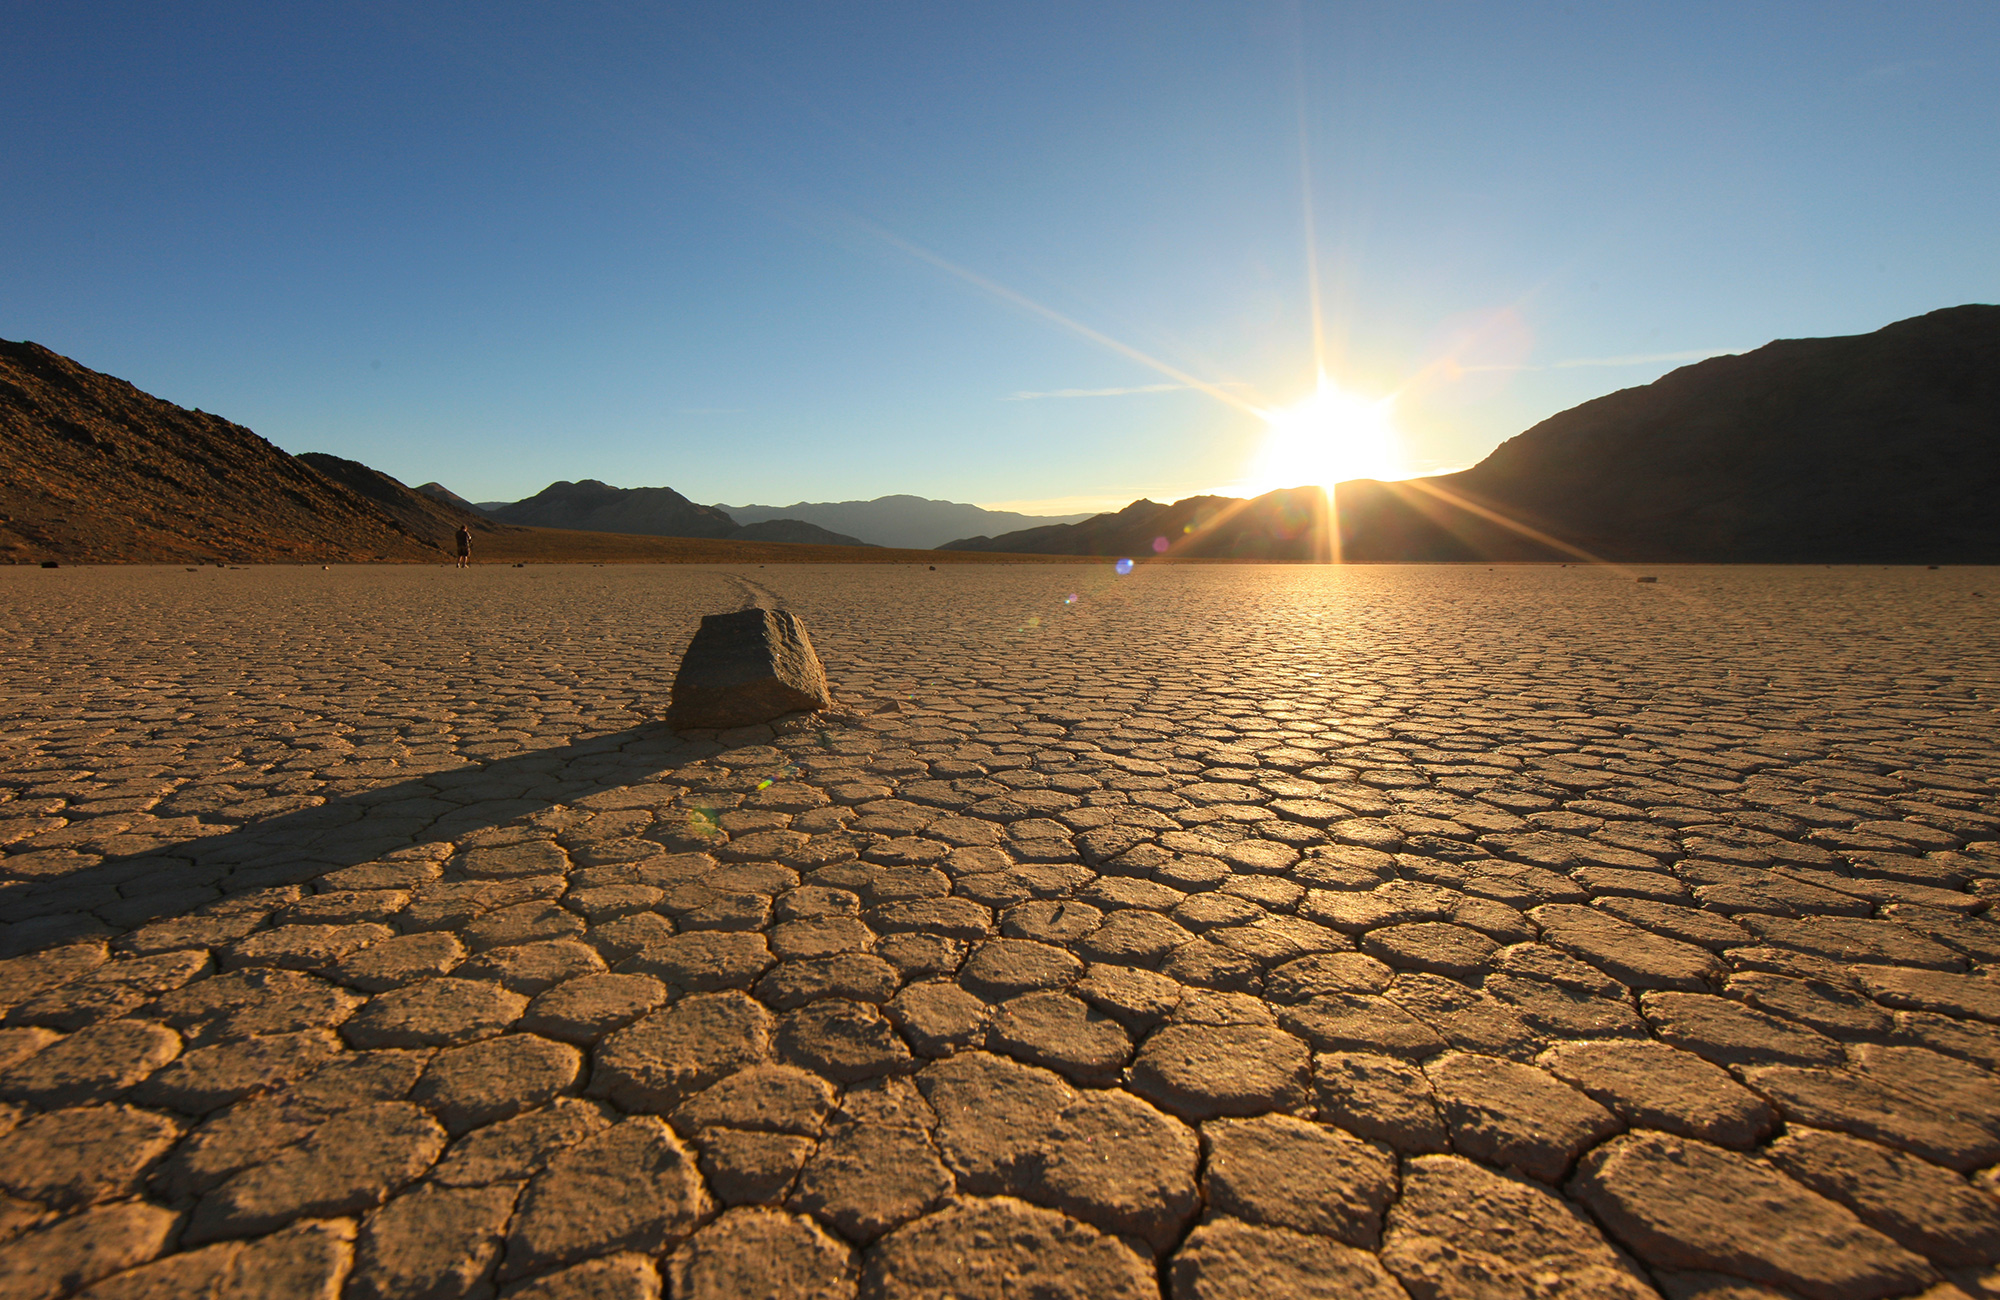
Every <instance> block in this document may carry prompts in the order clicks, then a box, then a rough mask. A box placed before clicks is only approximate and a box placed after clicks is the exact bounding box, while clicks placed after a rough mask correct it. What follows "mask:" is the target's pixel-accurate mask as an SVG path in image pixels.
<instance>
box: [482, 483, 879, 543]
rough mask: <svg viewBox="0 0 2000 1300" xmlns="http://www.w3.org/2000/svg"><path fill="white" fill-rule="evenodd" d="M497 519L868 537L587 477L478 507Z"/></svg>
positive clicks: (636, 530)
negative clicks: (738, 513) (752, 517)
mask: <svg viewBox="0 0 2000 1300" xmlns="http://www.w3.org/2000/svg"><path fill="white" fill-rule="evenodd" d="M480 508H481V509H483V510H484V511H485V512H486V513H487V514H489V515H491V516H492V517H493V518H495V519H499V520H502V521H504V522H506V523H510V524H527V525H530V526H532V527H536V528H571V529H577V530H581V531H584V532H593V533H633V534H638V535H643V536H648V537H714V538H735V539H740V540H743V541H759V542H813V543H817V544H820V545H824V546H862V545H865V544H866V543H863V542H861V541H860V540H858V539H857V538H853V537H849V536H847V535H845V534H843V533H836V532H832V531H830V530H828V529H825V528H821V527H819V526H818V525H817V524H810V523H807V522H805V521H804V520H799V519H766V520H763V521H761V522H760V523H758V524H755V525H752V526H751V527H749V528H744V527H742V526H739V525H738V523H737V522H736V520H735V519H733V518H731V517H730V516H729V514H728V513H727V512H726V511H723V510H720V509H718V508H716V507H715V506H702V505H696V504H695V503H694V502H692V501H690V500H688V499H687V498H686V497H684V496H682V495H681V494H680V493H678V492H676V491H674V490H673V489H672V488H665V487H642V488H621V487H612V486H611V485H610V484H609V483H604V482H600V481H599V480H597V479H594V478H587V479H584V480H582V481H581V482H577V483H572V482H569V481H568V480H566V479H563V480H558V481H557V482H554V483H551V484H549V485H548V486H547V487H545V488H543V489H542V490H541V491H540V492H537V493H536V494H535V495H533V496H531V497H528V498H527V499H526V500H522V501H515V502H513V503H511V504H508V505H499V506H495V505H488V506H483V507H480Z"/></svg>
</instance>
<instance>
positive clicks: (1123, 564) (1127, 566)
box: [1111, 560, 1132, 578]
mask: <svg viewBox="0 0 2000 1300" xmlns="http://www.w3.org/2000/svg"><path fill="white" fill-rule="evenodd" d="M1111 567H1112V568H1114V569H1116V570H1118V576H1119V577H1121V578H1122V577H1124V576H1125V575H1126V574H1128V573H1130V572H1132V561H1130V560H1120V561H1118V563H1116V564H1114V565H1112V566H1111Z"/></svg>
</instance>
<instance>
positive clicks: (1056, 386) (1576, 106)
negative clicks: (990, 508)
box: [0, 0, 2000, 509]
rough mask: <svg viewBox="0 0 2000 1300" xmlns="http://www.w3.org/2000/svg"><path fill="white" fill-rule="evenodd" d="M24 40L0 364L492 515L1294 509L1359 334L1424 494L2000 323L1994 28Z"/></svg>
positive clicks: (1506, 9)
mask: <svg viewBox="0 0 2000 1300" xmlns="http://www.w3.org/2000/svg"><path fill="white" fill-rule="evenodd" d="M4 33H5V34H4V37H0V114H4V122H5V128H4V131H0V337H6V338H29V339H33V340H35V341H37V342H40V343H43V344H46V345H48V346H50V347H52V348H54V349H56V350H57V351H59V352H63V353H65V354H67V355H70V356H73V357H75V358H76V359H77V360H79V361H81V362H82V363H84V364H85V365H88V366H91V367H93V368H95V369H98V370H103V371H107V372H109V373H111V374H115V375H118V376H120V377H122V378H126V379H130V380H131V381H132V382H134V383H136V384H138V385H139V386H140V387H141V388H144V389H146V390H148V391H150V392H153V393H157V394H159V395H160V396H163V397H166V398H168V399H170V400H173V401H176V402H179V403H181V404H182V405H186V406H199V407H201V408H203V409H205V410H211V411H215V412H217V413H220V414H222V415H226V416H228V417H229V418H231V419H234V420H237V421H239V422H241V423H244V424H247V425H249V426H250V427H251V428H253V429H255V430H257V431H258V432H259V433H261V434H263V435H264V436H266V437H268V438H270V439H271V440H272V441H274V442H276V443H277V444H278V445H279V446H281V447H284V448H286V449H287V450H290V451H315V450H317V451H330V452H334V453H337V454H340V455H344V456H350V457H354V458H356V459H359V460H363V461H366V462H368V463H369V464H371V465H374V466H376V467H377V468H380V469H383V470H386V471H387V472H389V473H391V474H394V475H396V476H397V477H399V478H401V479H403V480H405V481H407V482H410V483H419V482H423V481H425V480H429V479H438V480H441V481H442V482H444V483H445V484H447V485H448V486H450V487H451V488H453V489H454V490H456V491H458V492H460V493H463V494H464V495H466V496H468V497H471V498H473V499H475V500H499V499H512V498H516V497H520V496H525V495H527V494H529V493H531V492H533V491H536V490H538V489H539V488H540V487H542V486H543V485H544V484H546V483H548V482H549V481H550V480H553V479H557V478H586V477H589V478H601V479H604V480H606V481H608V482H611V483H615V484H619V485H622V486H642V485H647V486H650V485H667V486H671V487H674V488H677V489H679V490H680V491H682V492H685V493H687V494H688V495H689V496H691V497H693V498H695V499H696V500H700V501H706V502H717V501H720V502H731V503H737V504H747V503H750V502H762V503H775V504H784V503H788V502H791V501H795V500H800V499H806V500H828V499H833V500H838V499H844V498H852V497H872V496H878V495H882V494H884V493H890V492H912V493H917V494H920V495H924V496H933V497H947V498H951V499H955V500H961V501H974V502H979V503H982V504H989V505H992V504H1003V505H1011V506H1014V507H1016V508H1028V509H1039V508H1047V509H1095V508H1100V507H1102V506H1107V505H1118V504H1122V503H1124V502H1126V501H1129V500H1131V499H1133V498H1135V497H1138V496H1141V495H1150V496H1152V497H1154V498H1156V499H1172V498H1174V497H1176V496H1182V495H1187V494H1189V493H1192V492H1195V491H1200V490H1205V489H1211V488H1216V487H1223V486H1227V485H1232V484H1243V483H1253V482H1261V481H1260V480H1258V477H1257V476H1258V474H1259V470H1258V464H1259V462H1258V459H1257V458H1258V455H1259V451H1260V447H1261V446H1262V444H1263V442H1264V439H1265V436H1266V430H1267V424H1266V421H1265V420H1264V419H1263V418H1261V417H1260V416H1259V414H1258V413H1257V412H1258V411H1259V410H1262V409H1274V408H1279V407H1284V406H1287V405H1289V404H1292V403H1295V402H1298V401H1299V400H1301V399H1303V398H1306V397H1308V396H1309V395H1311V394H1312V392H1313V390H1314V386H1315V378H1314V371H1315V345H1314V333H1315V332H1314V326H1313V297H1314V295H1313V293H1312V291H1311V290H1312V287H1313V286H1314V285H1315V284H1316V286H1317V290H1318V295H1317V296H1318V298H1319V300H1320V305H1321V316H1322V319H1323V323H1324V329H1323V336H1324V355H1325V359H1326V366H1327V370H1328V372H1329V374H1330V376H1331V378H1332V379H1333V381H1334V382H1335V383H1337V384H1338V385H1339V386H1340V387H1341V388H1343V389H1345V390H1347V391H1348V392H1350V393H1353V394H1356V395H1358V396H1359V397H1360V398H1362V399H1364V400H1366V401H1373V400H1375V399H1381V398H1393V401H1392V403H1391V404H1390V405H1389V406H1388V407H1387V408H1385V409H1386V419H1387V422H1388V424H1389V426H1390V427H1391V428H1392V429H1393V431H1394V433H1395V435H1396V437H1397V438H1398V439H1399V442H1398V444H1397V455H1398V457H1399V459H1400V460H1401V462H1402V464H1403V466H1404V468H1405V469H1406V470H1408V471H1411V472H1424V471H1431V470H1437V469H1445V468H1455V467H1459V466H1463V465H1467V464H1471V463H1473V462H1474V461H1476V460H1478V459H1479V458H1480V457H1481V456H1482V455H1484V454H1485V453H1486V452H1487V451H1489V450H1490V449H1491V448H1492V447H1493V446H1495V445H1496V444H1497V443H1499V442H1500V441H1501V440H1503V439H1505V438H1507V437H1510V436H1512V435H1513V434H1515V433H1518V432H1520V431H1521V430H1523V429H1525V428H1527V427H1528V426H1530V425H1532V424H1533V423H1534V422H1535V421H1537V420H1539V419H1542V418H1544V417H1546V416H1548V415H1550V414H1553V413H1554V412H1556V411H1559V410H1562V409H1564V408H1566V407H1569V406H1572V405H1575V404H1576V403H1577V402H1580V401H1583V400H1585V399H1588V398H1590V397H1594V396H1597V395H1599V394H1602V393H1605V392H1609V391H1612V390H1614V389H1617V388H1623V387H1629V386H1631V385H1635V384H1641V383H1645V382H1648V381H1650V380H1652V379H1654V378H1656V377H1658V376H1659V375H1661V374H1663V373H1665V372H1666V371H1667V370H1669V369H1672V368H1673V367H1674V366H1675V365H1678V364H1683V363H1684V362H1685V360H1688V359H1692V358H1695V357H1699V356H1702V355H1706V354H1709V353H1712V352H1716V351H1724V350H1727V351H1739V350H1743V349H1747V348H1750V347H1755V346H1757V345H1759V344H1761V343H1764V342H1766V341H1768V340H1769V339H1771V338H1774V337H1798V336H1806V335H1826V334H1846V333H1858V332H1863V331H1867V330H1872V329H1875V328H1878V327H1880V326H1882V325H1884V324H1886V323H1888V322H1890V321H1892V320H1897V319H1900V318H1903V317H1906V316H1912V315H1916V314H1919V313H1921V312H1925V311H1929V310H1932V309H1935V308H1939V307H1945V306H1951V305H1955V304H1958V303H1962V302H1980V301H1983V302H1993V301H1996V300H2000V238H1996V234H1997V233H2000V221H1996V214H2000V5H1995V4H1992V3H1988V2H1986V0H1979V2H1977V3H1963V4H1951V3H1921V2H1918V3H1902V4H1881V3H1867V4H1841V3H1826V2H1817V3H1810V4H1796V5H1788V4H1777V3H1761V4H1755V5H1746V4H1741V3H1730V4H1715V5H1703V4H1694V3H1682V4H1655V5H1629V4H1583V3H1578V4H1471V3H1446V2H1423V3H1410V2H1409V0H1394V2H1391V3H1381V4H1334V5H1328V4H1310V3H1308V4H1300V5H1293V4H1290V3H1268V4H1267V3H1253V2H1249V0H1244V2H1241V3H1222V4H1217V3H1200V4H1174V3H1161V2H1159V0H1145V2H1144V3H1131V4H1124V3H1083V4H1077V3H1074V0H1065V2H1064V3H1046V4H1044V3H1037V2H1033V0H1013V2H1010V3H1007V4H995V5H962V4H940V3H934V2H933V3H926V4H890V3H806V2H803V0H792V2H790V3H780V4H759V3H741V2H737V0H732V2H731V3H716V4H708V5H680V6H667V5H657V4H642V3H599V2H596V0H571V2H570V3H565V4H562V5H550V4H546V3H540V2H537V3H507V2H504V0H502V2H498V3H481V4H478V5H469V4H468V5H454V4H449V3H424V4H418V3H393V4H391V3H370V2H367V0H363V2H360V3H351V4H341V3H311V2H307V3H288V4H281V5H273V4H269V3H257V4H240V5H239V4H230V3H205V4H195V5H159V4H128V5H111V4H99V3H91V2H90V0H68V2H65V3H59V4H41V5H30V4H26V3H16V4H11V5H9V6H7V14H6V21H5V23H4ZM1308 181H1309V183H1308ZM1308 211H1309V212H1310V221H1308ZM1315 263H1316V266H1317V276H1316V278H1315V277H1314V276H1313V275H1311V274H1310V270H1311V268H1312V266H1313V265H1315ZM1269 468H1270V467H1269V466H1266V469H1267V470H1269ZM1287 468H1289V466H1286V465H1282V464H1281V465H1280V466H1278V467H1277V470H1276V471H1274V472H1275V473H1276V474H1277V475H1278V477H1282V476H1283V472H1284V471H1285V470H1286V469H1287ZM1269 477H1270V475H1269V474H1266V476H1265V480H1263V481H1268V479H1269Z"/></svg>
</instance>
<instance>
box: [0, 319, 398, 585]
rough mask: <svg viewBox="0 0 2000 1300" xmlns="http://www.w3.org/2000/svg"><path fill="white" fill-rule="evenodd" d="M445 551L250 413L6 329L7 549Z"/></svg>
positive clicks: (340, 554)
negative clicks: (279, 441) (223, 409)
mask: <svg viewBox="0 0 2000 1300" xmlns="http://www.w3.org/2000/svg"><path fill="white" fill-rule="evenodd" d="M436 555H437V550H436V548H435V547H434V546H432V545H431V544H430V543H429V542H428V541H427V540H426V539H425V538H423V537H422V536H419V535H417V534H415V533H412V532H411V531H410V530H409V529H408V528H406V527H404V526H403V525H402V524H400V523H398V522H397V521H396V520H394V519H392V518H391V517H390V516H389V515H388V514H386V513H384V512H383V511H382V510H381V509H379V508H378V507H377V506H376V505H375V504H374V503H372V502H370V501H368V500H365V499H364V498H362V497H361V496H359V495H357V494H356V493H354V492H353V491H351V490H349V489H348V488H347V487H345V486H343V485H341V484H339V483H337V482H334V481H333V480H331V479H328V478H327V477H325V476H324V475H322V474H320V473H318V472H317V471H315V470H314V469H313V468H312V467H311V466H309V465H307V464H305V463H304V462H302V461H300V460H299V459H297V458H296V457H293V456H290V455H287V454H286V453H285V452H283V451H281V450H280V449H278V448H277V447H274V446H272V445H271V444H270V443H269V442H267V441H265V440H264V439H263V438H260V437H258V436H257V435H256V434H254V433H252V432H251V431H250V430H248V429H246V428H244V427H243V426H242V425H240V424H232V423H231V422H229V421H228V420H225V419H223V418H222V417H220V416H216V415H210V414H208V413H206V412H204V411H190V410H186V409H183V408H182V407H179V406H175V405H174V404H173V403H172V402H166V401H162V400H161V399H159V398H157V397H153V396H151V395H150V394H147V393H143V392H141V391H139V390H138V389H137V388H135V387H133V386H132V385H131V384H128V383H126V382H125V381H124V380H122V379H114V378H112V377H111V376H110V375H103V374H99V373H98V372H97V371H94V370H90V369H87V368H86V367H84V366H80V365H78V364H77V363H76V362H74V361H71V360H70V359H69V358H67V357H64V356H61V355H59V354H57V353H54V352H51V351H49V350H48V349H47V348H45V347H42V346H40V345H39V344H35V343H9V342H4V341H0V559H7V560H14V561H17V562H19V561H30V560H41V559H68V560H82V561H130V560H140V561H187V560H233V561H237V562H239V563H240V562H243V561H273V560H291V561H307V560H310V561H313V562H316V563H318V562H325V561H330V560H349V559H398V560H409V559H420V558H425V557H435V556H436Z"/></svg>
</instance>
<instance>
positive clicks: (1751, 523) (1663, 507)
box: [951, 305, 2000, 564]
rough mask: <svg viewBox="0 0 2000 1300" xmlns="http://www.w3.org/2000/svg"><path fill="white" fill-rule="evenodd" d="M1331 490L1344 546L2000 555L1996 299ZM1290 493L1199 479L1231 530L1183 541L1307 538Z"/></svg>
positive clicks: (1734, 364) (1710, 375)
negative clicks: (1217, 488)
mask: <svg viewBox="0 0 2000 1300" xmlns="http://www.w3.org/2000/svg"><path fill="white" fill-rule="evenodd" d="M1295 491H1296V490H1295ZM1334 495H1335V503H1336V512H1335V513H1336V515H1337V517H1338V520H1339V535H1340V549H1339V554H1340V556H1341V558H1343V559H1347V560H1573V559H1579V558H1585V557H1592V558H1602V559H1609V560H1624V561H1633V562H1642V561H1643V562H1663V561H1676V560H1679V561H1706V562H1760V563H1800V562H1812V563H1828V564H1834V563H1934V564H1935V563H1995V562H2000V506H1996V505H1995V502H1996V501H2000V307H1991V306H1977V305H1974V306H1965V307H1953V308H1949V309H1946V310H1944V311H1936V312H1931V313H1930V314H1928V315H1925V316H1919V317H1915V318H1913V319H1911V320H1905V321H1898V322H1897V323H1896V324H1893V325H1890V326H1887V327H1885V328H1883V329H1880V330H1877V331H1875V332H1874V333H1872V334H1861V335H1853V336H1847V337H1840V338H1824V339H1782V340H1779V341H1777V342H1775V343H1770V344H1767V345H1765V346H1764V347H1761V348H1758V349H1757V350H1755V351H1754V352H1748V353H1745V354H1743V355H1741V356H1729V357H1715V358H1711V359H1710V360H1707V361H1702V362H1699V363H1697V364H1695V365H1691V366H1685V367H1683V368H1681V369H1679V370H1676V371H1673V372H1672V373H1671V374H1668V375H1666V376H1664V377H1663V378H1661V379H1659V380H1658V381H1656V382H1654V383H1651V384H1647V385H1645V386H1644V387H1641V388H1628V389H1625V390H1623V391H1621V392H1616V393H1612V394H1610V395H1609V396H1606V397H1600V398H1597V399H1596V400H1594V401H1590V402H1585V403H1583V404H1582V405H1581V406H1577V407H1574V408H1572V409H1570V410H1567V411H1564V412H1562V413H1561V414H1559V415H1555V416H1551V417H1550V418H1549V419H1547V420H1544V421H1542V422H1541V423H1540V424H1538V425H1536V426H1535V427H1534V428H1532V429H1529V430H1528V431H1527V432H1526V433H1523V434H1521V435H1519V436H1518V437H1515V438H1512V439H1509V440H1508V441H1507V442H1505V443H1503V444H1501V446H1500V447H1498V448H1497V449H1495V450H1494V452H1493V454H1492V455H1490V456H1488V457H1487V458H1486V459H1485V460H1483V461H1481V462H1480V463H1479V464H1478V465H1476V466H1474V467H1473V468H1471V469H1469V470H1465V471H1462V472H1460V473H1457V474H1445V475H1440V476H1438V477H1436V478H1429V479H1414V480H1410V481H1408V482H1403V483H1376V482H1371V481H1357V482H1351V483H1343V484H1340V485H1339V486H1338V487H1337V488H1336V489H1335V494H1334ZM1284 496H1285V494H1283V493H1274V494H1270V495H1268V496H1265V497H1259V498H1257V500H1256V501H1253V502H1249V503H1243V504H1241V505H1240V506H1239V507H1238V508H1237V509H1235V510H1234V511H1230V510H1227V509H1223V508H1221V507H1218V506H1216V505H1214V504H1213V503H1214V502H1215V501H1217V500H1218V499H1217V498H1193V499H1192V502H1195V503H1202V502H1205V503H1209V504H1206V505H1200V506H1197V507H1196V508H1197V509H1206V510H1209V511H1211V512H1212V513H1213V519H1214V521H1215V522H1213V523H1212V524H1210V525H1208V527H1210V528H1213V529H1216V530H1218V536H1217V537H1216V538H1215V539H1213V540H1210V541H1206V542H1204V541H1202V540H1201V539H1200V538H1199V537H1198V536H1189V537H1188V539H1187V541H1186V542H1185V543H1182V542H1180V541H1173V542H1172V549H1171V551H1170V552H1169V553H1170V554H1173V555H1189V556H1195V555H1204V554H1233V555H1238V556H1242V557H1245V558H1248V557H1249V555H1250V554H1251V553H1252V552H1255V551H1257V550H1258V547H1259V545H1261V544H1263V543H1262V542H1260V539H1264V538H1269V539H1271V540H1270V541H1269V543H1268V546H1267V547H1266V549H1265V551H1264V553H1263V555H1262V558H1268V559H1273V560H1278V559H1294V558H1301V557H1300V556H1299V554H1298V552H1299V550H1300V545H1299V543H1298V541H1297V540H1296V539H1294V538H1291V537H1288V536H1286V535H1285V534H1284V532H1283V529H1282V527H1279V528H1277V529H1275V530H1274V529H1273V528H1272V527H1271V524H1272V523H1273V522H1278V523H1282V521H1283V519H1284V518H1285V517H1286V512H1287V511H1288V510H1289V511H1293V512H1294V513H1295V512H1296V509H1297V506H1296V503H1295V502H1293V503H1292V504H1290V505H1286V506H1283V507H1273V506H1271V505H1269V504H1267V503H1271V502H1273V501H1274V499H1275V498H1281V497H1284ZM1190 504H1191V502H1182V503H1179V504H1177V505H1176V506H1173V507H1161V506H1157V505H1154V504H1153V503H1152V502H1144V501H1142V502H1135V503H1134V504H1133V505H1132V506H1129V507H1127V508H1126V509H1125V510H1124V511H1121V512H1119V513H1118V514H1116V515H1100V516H1098V517H1097V518H1096V519H1092V520H1090V521H1087V522H1086V523H1084V524H1079V525H1076V526H1075V528H1074V530H1067V531H1066V530H1063V529H1034V530H1029V531H1027V532H1022V533H1012V534H1007V535H1005V536H1001V537H998V538H968V539H966V540H963V541H958V542H953V543H951V549H955V550H990V551H1003V552H1031V553H1044V554H1061V555H1069V554H1097V555H1109V554H1132V553H1133V551H1134V548H1133V546H1132V543H1133V541H1134V540H1135V539H1136V538H1137V537H1138V536H1140V535H1141V534H1143V533H1145V532H1146V531H1148V530H1152V531H1154V532H1155V533H1156V535H1160V536H1168V537H1169V538H1170V540H1171V539H1172V535H1171V533H1170V531H1169V528H1168V525H1169V524H1171V523H1173V522H1174V521H1175V516H1173V515H1172V514H1170V513H1162V512H1170V511H1179V510H1181V509H1182V507H1184V506H1189V505H1190ZM1274 509H1275V510H1276V513H1275V514H1273V510H1274ZM1199 531H1200V530H1199V529H1198V530H1197V532H1199ZM1078 548H1082V549H1078ZM1307 549H1310V548H1307Z"/></svg>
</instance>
